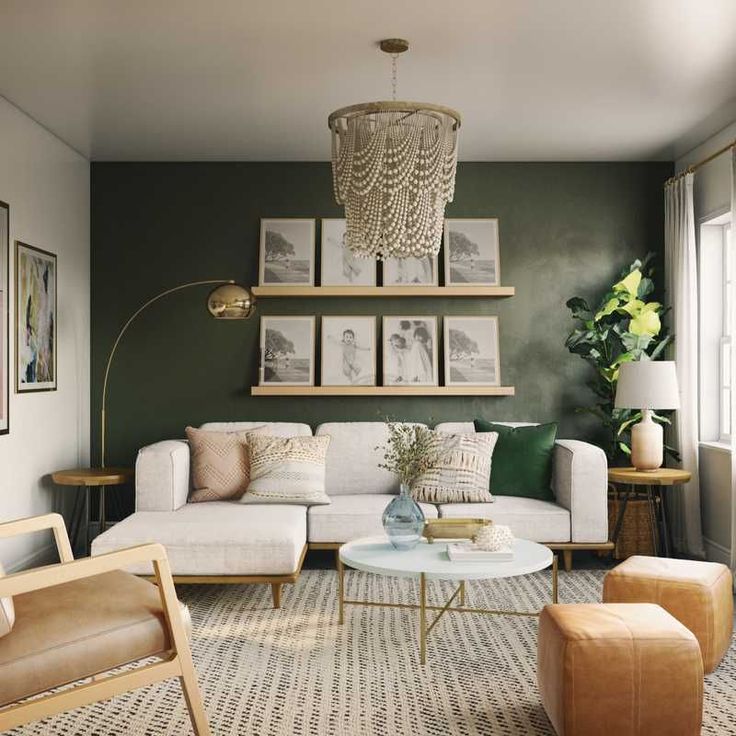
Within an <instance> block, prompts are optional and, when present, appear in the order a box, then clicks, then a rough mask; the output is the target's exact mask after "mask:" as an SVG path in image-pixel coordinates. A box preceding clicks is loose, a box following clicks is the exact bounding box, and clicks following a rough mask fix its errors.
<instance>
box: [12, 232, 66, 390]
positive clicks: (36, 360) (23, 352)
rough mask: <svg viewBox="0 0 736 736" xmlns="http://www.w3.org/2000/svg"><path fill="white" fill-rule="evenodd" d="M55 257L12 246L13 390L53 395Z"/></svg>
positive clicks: (16, 243) (54, 380)
mask: <svg viewBox="0 0 736 736" xmlns="http://www.w3.org/2000/svg"><path fill="white" fill-rule="evenodd" d="M56 276H57V270H56V256H55V255H54V254H53V253H49V252H48V251H45V250H41V249H40V248H34V247H33V246H31V245H26V244H25V243H21V242H19V241H16V242H15V390H16V391H17V392H18V393H26V392H29V391H56V388H57V376H56V365H57V361H56V350H57V342H56V328H57V325H56V321H57V320H56V306H57V302H56Z"/></svg>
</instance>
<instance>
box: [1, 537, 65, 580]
mask: <svg viewBox="0 0 736 736" xmlns="http://www.w3.org/2000/svg"><path fill="white" fill-rule="evenodd" d="M58 561H59V553H58V552H57V551H56V545H55V544H54V543H53V542H50V543H49V544H45V545H44V546H43V547H40V548H39V549H37V550H36V551H35V552H31V554H29V555H26V556H25V557H21V559H20V560H18V561H17V562H16V563H15V564H13V565H10V566H9V567H8V568H7V570H6V573H8V574H9V573H12V572H20V571H21V570H30V569H31V568H34V567H42V566H43V565H52V564H53V563H54V562H58Z"/></svg>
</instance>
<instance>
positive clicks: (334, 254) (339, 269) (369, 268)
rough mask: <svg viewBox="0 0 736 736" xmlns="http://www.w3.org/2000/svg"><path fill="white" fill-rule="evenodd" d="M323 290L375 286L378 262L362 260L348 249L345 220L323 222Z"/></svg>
mask: <svg viewBox="0 0 736 736" xmlns="http://www.w3.org/2000/svg"><path fill="white" fill-rule="evenodd" d="M321 255H322V268H321V274H320V283H321V284H322V286H375V285H376V260H375V259H374V258H358V257H357V256H355V255H354V254H353V252H352V251H351V250H350V248H348V247H347V246H346V245H345V220H344V219H336V218H324V217H323V218H322V253H321Z"/></svg>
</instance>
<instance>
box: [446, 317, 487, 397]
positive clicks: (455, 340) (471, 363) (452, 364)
mask: <svg viewBox="0 0 736 736" xmlns="http://www.w3.org/2000/svg"><path fill="white" fill-rule="evenodd" d="M444 324H445V385H446V386H500V385H501V370H500V359H499V354H498V317H454V316H453V317H445V318H444Z"/></svg>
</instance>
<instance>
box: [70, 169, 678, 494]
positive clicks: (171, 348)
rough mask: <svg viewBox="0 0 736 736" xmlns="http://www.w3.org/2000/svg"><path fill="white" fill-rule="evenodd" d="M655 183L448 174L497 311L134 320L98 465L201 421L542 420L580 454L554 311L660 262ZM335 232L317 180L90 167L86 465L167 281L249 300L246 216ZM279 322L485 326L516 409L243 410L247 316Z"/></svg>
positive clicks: (253, 267) (578, 383) (271, 309)
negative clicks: (491, 251)
mask: <svg viewBox="0 0 736 736" xmlns="http://www.w3.org/2000/svg"><path fill="white" fill-rule="evenodd" d="M671 173H672V165H671V164H668V163H464V164H460V166H459V167H458V174H457V186H456V192H455V202H454V203H453V204H451V205H450V206H449V207H448V208H447V216H448V217H498V218H499V220H500V237H501V278H502V283H503V284H504V285H511V286H515V287H516V296H515V297H512V298H510V299H487V300H480V299H423V298H422V299H420V298H412V299H385V300H377V299H304V300H295V299H283V300H281V299H279V300H277V299H268V300H266V299H263V300H261V301H260V302H259V303H258V311H257V315H256V317H255V318H253V319H251V320H250V321H248V322H217V321H215V320H213V319H211V318H210V316H209V314H208V313H207V310H206V309H205V306H204V303H205V298H206V295H207V292H208V289H207V287H199V288H194V289H188V290H185V291H183V292H180V293H177V294H174V295H172V296H170V297H168V298H166V299H165V300H163V301H161V302H159V303H157V304H156V305H154V306H153V307H152V308H150V309H148V310H147V311H146V312H144V313H143V314H142V315H141V317H140V318H139V319H138V321H137V322H136V323H135V324H134V325H133V327H132V328H131V330H130V332H129V333H128V334H127V335H126V336H125V338H124V339H123V342H122V343H121V345H120V348H119V351H118V354H117V356H116V361H115V364H114V366H113V369H112V373H111V376H110V387H109V401H108V463H109V464H112V463H119V464H124V465H130V464H131V463H133V462H134V459H135V454H136V451H137V449H138V448H139V447H140V446H142V445H145V444H147V443H150V442H154V441H156V440H159V439H164V438H170V437H180V436H182V435H183V431H184V427H185V426H186V425H187V424H192V425H198V424H201V423H202V422H205V421H209V420H237V419H254V420H266V419H274V420H292V421H302V422H308V423H310V424H312V425H316V424H318V423H320V422H323V421H334V420H348V419H352V420H378V419H383V418H384V417H394V418H397V419H405V420H421V421H426V422H430V423H434V422H438V421H442V420H449V419H472V418H473V417H475V416H483V417H486V418H488V419H496V420H504V419H506V420H538V421H550V420H557V421H559V422H560V434H561V435H562V436H565V437H580V438H594V437H595V429H594V425H593V424H591V422H590V420H588V419H586V418H585V417H584V416H583V415H580V414H576V413H575V407H576V406H578V405H580V404H584V403H587V402H588V401H590V400H591V396H590V394H589V392H588V390H587V389H586V388H585V380H586V377H587V376H588V372H587V368H586V366H585V365H584V364H583V362H582V361H581V360H580V359H579V358H576V357H574V356H571V355H570V354H569V353H568V352H567V351H566V350H565V348H564V347H563V341H564V339H565V336H566V334H567V332H568V330H569V329H570V326H571V322H570V319H569V316H568V312H567V310H566V309H565V306H564V305H565V301H566V300H567V299H568V298H569V297H570V296H573V295H577V294H580V295H582V296H586V297H595V295H597V294H598V293H599V292H600V291H601V290H602V289H604V288H605V287H606V286H607V285H608V283H609V282H610V281H611V280H612V279H613V278H614V277H615V276H616V275H617V274H618V272H619V270H620V269H621V268H622V267H624V266H625V265H626V264H627V263H628V262H629V261H631V260H632V259H633V258H635V257H637V256H640V255H643V254H644V253H646V252H647V251H649V250H653V251H655V252H656V253H657V254H658V255H660V256H661V253H662V248H663V244H662V230H663V205H662V183H663V181H664V180H665V179H666V178H667V177H668V176H670V175H671ZM340 216H342V211H341V208H339V207H338V206H337V205H336V204H335V202H334V198H333V195H332V180H331V173H330V167H329V164H326V163H181V164H178V163H125V164H119V163H95V164H93V165H92V411H93V414H92V435H93V438H94V439H93V444H92V453H93V455H92V456H93V459H94V460H95V461H98V460H99V430H100V424H99V419H98V412H99V408H100V393H101V388H102V372H103V370H104V363H105V360H106V357H107V353H108V351H109V349H110V347H111V344H112V341H113V339H114V337H115V335H116V333H117V331H118V329H119V328H120V326H121V325H122V324H123V322H124V321H125V320H126V319H127V317H128V316H129V315H130V313H131V312H132V311H133V310H135V309H136V308H137V307H138V306H140V304H141V303H142V302H143V301H145V300H146V299H148V298H149V297H150V296H152V295H154V294H156V293H157V292H159V291H161V290H163V289H165V288H167V287H170V286H175V285H177V284H179V283H181V282H185V281H195V280H198V279H207V278H234V279H236V280H238V281H242V282H244V283H246V284H255V283H257V274H258V238H259V221H260V218H261V217H316V218H320V217H340ZM317 242H318V244H319V222H318V228H317ZM318 251H319V248H318ZM440 261H441V259H440ZM60 266H61V267H63V264H60ZM317 273H319V268H318V269H317ZM440 273H441V271H440ZM293 313H302V314H316V315H321V314H376V315H379V316H380V315H382V314H401V313H404V314H437V315H440V316H441V315H443V314H497V315H498V316H499V320H500V334H501V376H502V382H503V383H504V384H511V385H515V386H516V392H517V395H516V396H515V397H513V398H493V397H487V398H450V397H438V398H427V399H424V398H375V399H373V398H283V399H281V398H251V397H250V394H249V388H250V385H251V384H252V383H254V382H255V381H256V380H257V355H258V353H257V346H258V328H259V319H258V317H259V316H260V315H263V314H293ZM127 505H129V500H128V503H126V504H124V506H127Z"/></svg>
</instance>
